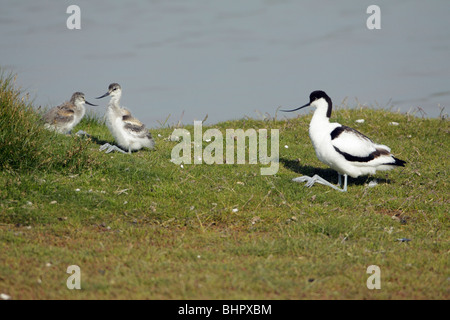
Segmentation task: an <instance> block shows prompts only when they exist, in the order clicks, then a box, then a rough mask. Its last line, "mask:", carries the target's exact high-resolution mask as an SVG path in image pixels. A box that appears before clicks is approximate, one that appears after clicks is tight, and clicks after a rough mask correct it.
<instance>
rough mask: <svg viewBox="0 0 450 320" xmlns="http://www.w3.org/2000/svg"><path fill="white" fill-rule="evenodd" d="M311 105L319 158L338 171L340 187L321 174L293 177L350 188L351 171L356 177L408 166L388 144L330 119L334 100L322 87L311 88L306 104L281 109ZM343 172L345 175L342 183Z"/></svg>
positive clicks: (313, 137)
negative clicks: (375, 140) (331, 121)
mask: <svg viewBox="0 0 450 320" xmlns="http://www.w3.org/2000/svg"><path fill="white" fill-rule="evenodd" d="M308 106H311V107H315V108H316V111H315V112H314V115H313V117H312V119H311V123H310V125H309V137H310V138H311V141H312V144H313V146H314V150H315V151H316V155H317V158H318V159H319V160H320V161H322V162H323V163H325V164H326V165H328V166H330V167H331V168H332V169H334V170H336V171H337V172H338V178H339V179H338V184H339V185H340V186H341V188H338V187H337V186H335V185H334V184H331V183H330V182H328V181H326V180H325V179H323V178H321V177H320V176H318V175H314V176H313V177H308V176H302V177H298V178H295V179H293V181H295V182H306V186H307V187H311V186H313V185H314V183H316V182H317V183H320V184H323V185H326V186H330V187H332V188H333V189H336V190H339V191H347V176H348V175H349V176H351V177H353V178H357V177H359V176H361V175H369V174H375V172H376V171H377V170H380V171H384V170H391V169H393V168H395V167H404V166H405V163H406V162H405V161H403V160H400V159H397V158H395V157H394V156H393V155H392V154H391V149H390V148H389V147H387V146H385V145H381V144H377V143H375V142H373V141H372V140H371V139H369V138H368V137H366V136H365V135H363V134H362V133H360V132H359V131H357V130H355V129H352V128H349V127H347V126H343V125H341V124H339V123H330V116H331V110H332V107H333V104H332V102H331V99H330V97H329V96H328V95H327V94H326V93H325V92H323V91H314V92H312V93H311V94H310V96H309V103H307V104H305V105H304V106H301V107H299V108H296V109H293V110H281V111H284V112H292V111H296V110H300V109H302V108H305V107H308ZM341 175H344V186H343V187H342V181H341Z"/></svg>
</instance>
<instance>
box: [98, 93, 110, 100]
mask: <svg viewBox="0 0 450 320" xmlns="http://www.w3.org/2000/svg"><path fill="white" fill-rule="evenodd" d="M109 94H110V92H109V91H108V92H107V93H105V94H104V95H102V96H101V97H98V98H95V99H101V98H104V97H107V96H109Z"/></svg>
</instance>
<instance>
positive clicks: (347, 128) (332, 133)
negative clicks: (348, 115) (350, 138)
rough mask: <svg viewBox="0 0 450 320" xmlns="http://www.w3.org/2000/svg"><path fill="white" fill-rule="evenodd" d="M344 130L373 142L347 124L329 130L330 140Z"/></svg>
mask: <svg viewBox="0 0 450 320" xmlns="http://www.w3.org/2000/svg"><path fill="white" fill-rule="evenodd" d="M344 132H346V133H350V134H354V135H355V136H357V137H359V138H362V139H365V140H369V141H370V142H373V141H372V140H371V139H370V138H369V137H367V136H365V135H363V134H362V133H361V132H359V131H358V130H355V129H353V128H350V127H347V126H340V127H337V128H336V129H334V130H333V131H331V133H330V136H331V140H334V139H336V138H337V137H339V136H340V135H341V134H342V133H344Z"/></svg>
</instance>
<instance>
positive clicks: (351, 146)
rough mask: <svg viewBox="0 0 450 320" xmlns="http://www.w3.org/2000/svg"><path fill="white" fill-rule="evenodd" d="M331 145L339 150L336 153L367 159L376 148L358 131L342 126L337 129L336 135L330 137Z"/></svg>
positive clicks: (376, 146)
mask: <svg viewBox="0 0 450 320" xmlns="http://www.w3.org/2000/svg"><path fill="white" fill-rule="evenodd" d="M331 144H332V145H333V147H334V148H338V149H339V151H338V152H340V153H345V154H347V155H349V156H352V157H359V158H366V157H369V156H370V155H371V154H372V153H374V152H376V150H377V148H378V145H376V144H375V143H374V142H373V141H372V140H370V139H369V138H368V137H366V136H365V135H363V134H362V133H360V132H359V131H357V130H355V129H352V128H349V127H344V126H342V127H339V128H337V133H335V134H334V135H332V140H331Z"/></svg>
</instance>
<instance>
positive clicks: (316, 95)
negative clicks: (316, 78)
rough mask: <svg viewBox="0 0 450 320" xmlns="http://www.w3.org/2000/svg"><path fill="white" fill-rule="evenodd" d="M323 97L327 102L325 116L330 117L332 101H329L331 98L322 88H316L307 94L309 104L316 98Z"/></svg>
mask: <svg viewBox="0 0 450 320" xmlns="http://www.w3.org/2000/svg"><path fill="white" fill-rule="evenodd" d="M321 98H324V99H325V101H326V102H327V103H328V110H327V117H328V118H329V117H331V110H332V109H333V102H331V98H330V97H329V96H328V95H327V94H326V93H325V91H322V90H316V91H313V92H311V94H310V95H309V104H311V103H313V102H314V101H316V100H319V99H321Z"/></svg>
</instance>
